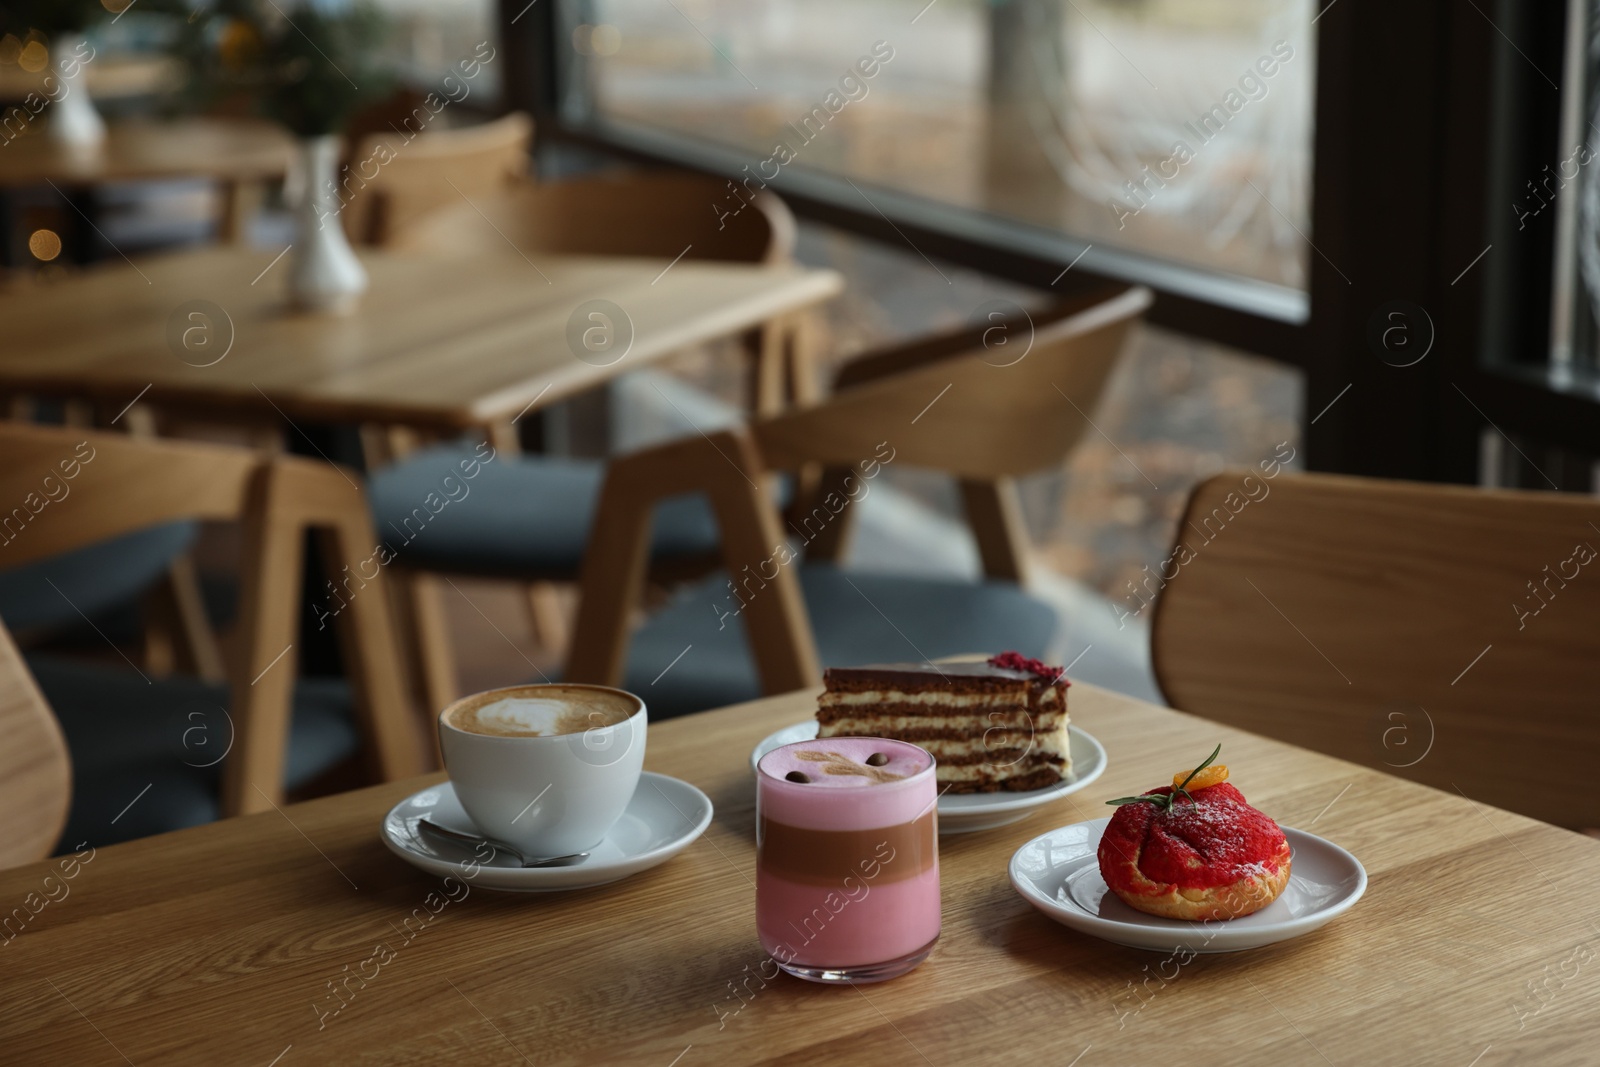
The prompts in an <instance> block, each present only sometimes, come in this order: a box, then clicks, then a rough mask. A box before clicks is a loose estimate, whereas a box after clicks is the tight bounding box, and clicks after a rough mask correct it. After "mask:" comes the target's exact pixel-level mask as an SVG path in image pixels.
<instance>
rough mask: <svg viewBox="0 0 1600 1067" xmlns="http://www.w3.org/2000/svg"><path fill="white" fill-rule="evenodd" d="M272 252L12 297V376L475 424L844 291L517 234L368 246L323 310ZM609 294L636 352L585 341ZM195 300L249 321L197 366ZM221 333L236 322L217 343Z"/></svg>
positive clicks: (385, 418) (84, 390) (108, 393)
mask: <svg viewBox="0 0 1600 1067" xmlns="http://www.w3.org/2000/svg"><path fill="white" fill-rule="evenodd" d="M273 256H274V254H273V253H271V252H265V253H263V252H260V251H255V250H251V249H237V248H215V249H206V250H203V251H191V252H182V253H177V254H173V255H166V256H159V257H152V258H141V259H138V260H136V261H134V263H132V264H130V263H128V262H125V261H123V260H120V259H111V260H108V261H107V262H106V263H104V264H102V265H99V266H96V267H95V268H93V269H91V270H88V271H86V272H84V273H82V274H80V275H77V276H74V277H71V278H68V279H65V280H63V281H60V282H57V283H52V284H48V285H39V286H30V287H20V288H17V289H14V290H12V291H10V292H8V293H3V294H0V322H4V323H5V324H6V327H5V332H6V336H5V345H4V348H3V350H0V388H3V387H10V388H14V389H18V390H34V391H39V392H51V393H69V394H78V395H88V396H93V397H97V398H100V399H103V400H105V401H107V402H108V403H112V404H114V405H115V406H117V407H120V406H121V405H122V404H125V403H127V402H128V401H130V400H132V399H133V398H134V397H135V396H136V395H139V394H140V393H141V392H142V391H143V390H144V389H145V388H146V387H147V386H148V387H149V393H148V394H147V395H146V399H147V400H148V401H149V402H152V403H159V402H163V401H165V402H168V403H170V404H174V405H188V406H192V407H202V408H205V409H207V410H216V409H217V408H219V407H243V408H248V409H258V410H266V411H267V412H268V413H270V411H271V409H272V408H274V407H275V408H276V409H277V410H279V411H281V412H282V413H283V414H285V415H287V416H289V417H291V418H297V417H305V418H309V419H321V420H327V421H373V422H380V423H399V424H406V425H413V426H436V427H440V428H445V429H451V428H464V427H473V426H479V425H482V424H484V423H485V422H488V421H490V420H494V419H500V418H510V417H515V416H516V415H517V414H518V413H519V412H521V411H522V410H523V409H524V408H526V407H527V405H529V404H530V403H532V402H534V401H536V400H537V401H539V402H540V403H541V404H548V403H551V402H553V401H556V400H560V399H562V398H563V397H566V396H570V395H572V394H574V393H578V392H582V391H583V390H585V389H587V388H590V387H592V386H594V385H595V384H597V383H599V382H602V381H604V380H606V379H608V378H611V377H614V376H615V375H617V374H619V373H622V372H624V371H627V370H630V369H632V368H634V367H638V366H641V365H643V364H645V363H648V362H650V361H652V360H656V359H660V358H662V357H664V356H667V355H671V354H672V353H674V352H678V351H681V350H682V349H684V348H686V347H689V346H691V345H694V344H697V343H700V342H704V341H708V340H713V339H716V338H720V337H725V336H729V335H732V334H735V333H738V332H739V331H742V330H745V329H748V328H750V327H753V326H757V325H760V324H761V323H763V322H766V321H767V320H769V319H771V318H773V317H775V316H778V315H782V314H786V313H790V312H794V311H798V310H801V309H803V308H806V307H809V306H811V305H814V304H817V303H820V302H822V301H824V300H826V299H828V298H830V297H832V296H834V295H835V294H837V293H838V292H839V291H840V288H841V281H840V278H839V276H838V275H837V274H835V273H834V272H832V271H821V270H809V269H805V268H802V267H798V266H775V267H762V266H752V265H746V264H735V263H711V262H700V261H694V260H683V261H681V262H678V263H675V264H668V263H666V262H664V261H656V260H641V259H622V258H605V259H585V258H560V257H539V258H538V259H536V260H534V261H531V262H530V261H529V260H528V259H526V258H524V257H523V256H522V254H521V253H519V252H517V251H515V250H513V249H512V248H510V247H507V248H506V249H505V250H504V252H503V253H495V254H485V255H471V256H469V255H459V256H440V255H429V254H422V253H390V252H377V251H367V252H363V253H362V261H363V262H364V263H365V265H366V268H367V271H368V274H369V275H370V278H371V286H370V288H369V289H368V291H367V292H366V294H365V295H364V296H363V297H362V298H361V301H360V304H359V305H358V307H357V309H356V310H355V311H354V312H353V313H352V314H350V315H347V316H324V315H308V314H299V313H295V312H292V311H290V310H289V309H288V308H287V307H286V306H285V305H286V296H285V273H286V269H287V268H286V266H285V263H284V262H278V263H274V258H273ZM275 275H276V276H275ZM594 299H604V300H609V301H611V302H612V303H613V304H615V305H616V306H618V307H620V308H622V309H623V310H624V312H626V314H627V316H628V318H629V319H630V320H631V322H632V324H633V330H634V338H633V342H632V346H631V348H629V349H628V351H627V354H626V355H625V356H623V357H621V358H620V359H618V358H617V357H616V356H615V355H611V354H607V355H604V356H600V357H591V358H590V359H589V360H588V361H585V360H580V359H579V358H578V357H577V356H576V355H575V354H574V348H573V347H572V346H571V344H569V340H568V329H569V323H570V321H571V320H572V319H573V316H574V313H575V312H576V311H578V309H579V307H580V305H583V304H585V303H586V302H588V301H590V300H594ZM193 301H209V302H210V303H211V304H212V305H214V306H215V307H218V308H221V309H222V310H223V311H224V312H225V313H226V320H227V321H229V322H231V324H232V333H233V339H234V340H233V347H232V349H231V350H228V353H227V355H226V356H225V357H224V358H222V359H221V360H220V361H219V362H216V363H214V364H212V365H210V366H196V365H193V364H195V363H200V362H204V360H205V359H208V358H211V357H210V356H209V355H207V356H205V357H197V356H196V355H195V354H194V352H193V351H190V352H185V353H184V354H185V357H186V358H179V355H180V353H181V352H184V350H183V348H182V346H181V345H180V343H179V342H178V341H177V340H174V339H173V337H172V336H169V331H170V330H171V328H172V326H173V323H174V322H177V323H179V325H178V330H179V331H181V330H182V329H183V326H182V321H184V314H186V313H184V314H180V313H179V309H180V308H181V307H184V306H187V305H190V304H191V302H193ZM210 314H211V318H212V319H217V318H218V317H217V316H216V313H215V312H214V311H213V312H211V313H210ZM175 316H176V317H175ZM201 321H206V320H201ZM219 321H221V320H219ZM585 321H587V320H585ZM219 328H220V329H222V330H226V328H227V327H226V324H225V323H224V324H223V325H222V326H220V327H219ZM178 336H180V337H181V332H180V333H179V334H178ZM222 340H223V337H222V334H220V333H219V334H218V335H217V342H216V343H214V344H213V345H212V347H211V349H210V350H209V351H216V350H217V349H218V346H219V345H220V343H221V341H222ZM613 351H614V350H613ZM186 359H187V360H188V361H187V362H186Z"/></svg>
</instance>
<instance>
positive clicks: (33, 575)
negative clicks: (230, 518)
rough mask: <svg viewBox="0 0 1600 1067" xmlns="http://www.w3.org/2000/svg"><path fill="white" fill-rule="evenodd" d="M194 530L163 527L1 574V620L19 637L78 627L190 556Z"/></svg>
mask: <svg viewBox="0 0 1600 1067" xmlns="http://www.w3.org/2000/svg"><path fill="white" fill-rule="evenodd" d="M199 529H200V527H199V524H198V523H195V522H173V523H165V524H163V525H161V526H151V527H149V528H148V529H144V530H136V531H134V532H133V533H130V534H123V535H122V536H121V537H113V538H112V539H110V540H109V541H101V542H99V543H97V544H92V545H88V546H85V547H84V548H79V549H76V550H74V551H72V552H67V553H64V554H62V555H59V556H52V557H50V558H49V559H46V560H40V561H39V562H37V563H30V564H27V565H26V566H22V567H12V568H10V569H8V570H4V571H0V619H4V620H5V624H6V626H7V628H9V629H11V630H12V631H22V630H32V629H44V628H55V627H57V626H63V625H70V624H75V623H81V622H82V621H83V616H80V615H79V614H78V612H80V611H81V612H83V615H84V616H88V617H89V618H91V619H93V618H96V617H98V616H100V615H102V614H104V613H105V612H106V611H108V610H110V609H112V608H115V607H118V606H120V605H122V604H125V603H127V602H128V601H130V600H132V599H134V598H135V597H137V596H138V595H139V594H140V593H142V592H144V590H145V589H147V588H148V587H149V586H150V585H151V584H152V583H153V582H155V580H156V579H157V578H159V577H161V575H162V574H163V573H165V572H166V569H167V567H168V566H170V565H171V563H172V561H173V560H174V559H175V558H177V557H178V556H179V555H181V554H182V553H184V552H187V551H188V550H189V547H190V546H191V545H193V544H194V539H195V537H196V536H197V535H198V533H199ZM25 535H26V531H24V536H25ZM4 562H5V560H4V557H3V556H0V563H4Z"/></svg>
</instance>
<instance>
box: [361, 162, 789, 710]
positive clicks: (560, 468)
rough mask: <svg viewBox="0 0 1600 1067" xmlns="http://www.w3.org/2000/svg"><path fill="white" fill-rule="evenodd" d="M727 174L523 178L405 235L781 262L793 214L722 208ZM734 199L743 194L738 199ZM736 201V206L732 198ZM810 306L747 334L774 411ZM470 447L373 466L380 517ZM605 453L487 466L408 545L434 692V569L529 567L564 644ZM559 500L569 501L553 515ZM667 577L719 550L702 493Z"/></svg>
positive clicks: (541, 628) (503, 571) (540, 626)
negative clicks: (557, 587) (461, 501)
mask: <svg viewBox="0 0 1600 1067" xmlns="http://www.w3.org/2000/svg"><path fill="white" fill-rule="evenodd" d="M726 184H727V183H726V182H725V181H722V180H719V179H713V178H708V177H705V176H702V175H697V174H690V173H684V172H676V171H653V172H635V173H626V174H609V175H601V176H598V177H585V178H580V179H574V180H569V181H558V182H548V183H538V184H535V183H532V182H519V183H516V184H515V185H513V186H510V187H507V188H505V189H503V190H502V191H501V193H500V194H499V195H498V196H493V197H485V198H482V199H477V198H474V201H473V202H472V203H470V204H469V203H464V202H460V198H459V197H458V198H457V201H458V202H457V203H456V204H454V205H453V206H451V207H448V208H445V209H443V210H441V211H439V212H436V213H435V214H433V215H432V216H430V217H428V218H427V219H426V220H423V221H422V222H420V223H418V224H417V225H416V226H414V227H412V228H411V229H410V230H409V231H408V232H406V233H404V234H396V235H395V237H394V245H395V247H397V248H403V249H408V250H412V251H422V250H427V249H436V250H439V251H441V252H448V253H449V254H453V255H459V254H465V253H469V252H470V251H472V250H474V249H479V248H482V249H501V248H503V247H504V244H505V242H507V241H510V242H511V243H512V244H514V245H516V246H517V247H518V248H520V249H521V250H522V251H523V252H524V253H525V254H527V255H529V256H530V257H532V258H533V259H534V260H535V261H537V260H538V258H539V257H540V256H541V255H593V256H641V257H653V258H656V259H660V260H662V261H663V262H664V263H665V262H668V261H672V260H675V259H678V258H680V257H681V258H686V259H710V260H720V261H732V262H746V263H779V262H784V261H786V260H788V259H789V258H790V256H791V254H792V252H793V250H794V241H795V224H794V219H793V216H791V215H790V213H789V210H788V208H787V207H785V206H784V204H783V202H782V201H780V200H779V199H778V198H777V197H775V196H773V195H771V194H770V193H761V194H758V195H757V196H756V197H755V199H754V200H753V201H752V202H750V203H749V204H748V205H747V206H746V207H745V208H743V209H742V210H739V211H738V213H737V214H729V215H727V216H724V217H722V218H719V217H718V216H717V214H716V213H715V212H714V211H713V210H712V209H713V206H714V205H716V204H719V203H728V201H727V196H728V192H727V189H726V188H725V186H726ZM737 203H744V201H742V200H740V201H737ZM727 210H730V212H731V208H729V209H727ZM808 329H809V326H808V319H807V318H806V317H805V316H803V315H797V316H790V317H785V318H783V319H780V320H776V321H774V322H772V323H769V324H767V326H766V327H765V328H763V329H760V330H756V331H753V332H752V333H751V334H750V336H748V337H747V338H745V346H746V350H747V352H748V354H749V355H750V356H751V358H752V373H751V382H752V385H751V389H752V398H751V402H752V404H753V405H755V406H756V407H757V408H758V409H759V410H765V411H777V410H781V409H782V408H783V407H784V406H786V405H787V404H789V403H792V402H796V401H802V400H810V399H812V398H814V396H815V393H816V390H815V388H814V387H813V386H812V384H811V383H812V380H813V377H812V368H811V365H810V363H809V359H808V351H809V342H810V338H809V336H808V332H807V331H808ZM484 434H485V437H486V439H488V440H489V441H491V442H493V444H494V445H495V447H496V449H497V450H498V451H499V452H501V453H506V452H508V451H509V452H514V451H515V436H514V435H513V434H507V433H504V432H497V430H496V428H494V427H486V428H485V429H484ZM473 451H474V449H473V447H472V446H461V445H459V444H450V445H441V446H437V447H434V448H430V449H426V450H423V451H422V452H420V453H417V454H414V455H409V456H406V455H404V453H403V452H402V453H400V455H399V456H397V457H396V458H399V459H401V462H398V463H396V464H395V465H393V466H390V467H388V468H387V469H384V470H381V471H378V472H377V473H375V475H374V477H373V482H372V501H373V509H374V518H375V520H376V524H377V525H378V527H379V528H380V529H384V528H387V525H388V523H390V522H395V523H396V524H400V523H403V521H404V518H405V517H406V516H407V515H408V514H409V512H410V509H412V508H414V507H415V506H416V504H417V502H418V501H420V500H421V499H422V498H423V497H424V496H425V495H426V493H427V491H428V490H430V489H432V488H434V487H435V486H437V485H438V483H439V480H440V479H441V478H442V477H444V476H446V475H448V474H449V473H450V472H451V471H452V470H453V469H454V467H455V465H456V464H457V463H458V462H460V460H462V459H463V458H469V457H470V456H471V454H472V452H473ZM603 473H604V465H603V464H602V463H600V462H599V461H595V460H582V459H567V458H552V457H546V456H527V457H521V458H517V457H515V456H512V455H503V456H502V458H501V459H500V460H497V461H496V462H495V463H494V464H492V465H490V466H489V467H486V468H485V478H486V479H487V481H488V482H489V483H492V484H488V485H483V484H480V487H478V488H477V489H476V490H475V495H474V500H473V502H471V503H469V504H468V505H465V506H463V505H456V506H454V507H453V508H451V509H450V511H449V512H448V513H447V514H443V515H441V516H440V519H441V521H440V522H439V523H436V524H433V525H431V526H430V528H429V535H428V538H426V539H425V540H424V539H419V541H418V544H417V545H416V546H415V549H414V550H409V551H408V555H407V557H406V562H407V564H408V570H409V571H410V573H408V574H407V575H406V577H405V579H404V580H405V581H406V582H407V583H408V588H407V590H406V600H407V602H408V605H409V619H408V630H409V632H410V634H411V636H412V640H413V645H414V648H415V650H416V662H417V664H418V665H419V668H420V674H421V676H422V681H421V686H420V688H421V690H422V692H423V693H424V699H425V700H427V702H428V703H429V704H430V705H433V706H437V707H443V706H444V705H445V704H447V703H449V701H450V700H452V699H454V698H455V696H456V695H457V691H456V689H457V687H456V682H455V669H454V664H453V659H452V655H451V650H450V647H449V644H448V640H447V637H446V635H445V633H444V630H443V627H442V625H441V624H440V623H439V622H438V621H437V616H438V613H439V608H438V606H437V601H438V598H439V596H440V593H439V590H438V586H437V583H436V582H435V581H434V579H432V578H431V577H430V576H429V575H430V573H454V574H476V575H491V576H498V577H505V578H515V579H522V580H527V581H529V582H531V583H533V584H532V587H531V589H530V596H529V604H530V609H531V613H532V617H533V621H534V628H535V631H536V632H537V633H538V634H539V635H540V637H541V640H543V641H544V643H546V644H547V645H548V646H550V647H553V648H557V649H559V648H560V647H562V646H564V645H565V644H566V643H567V640H566V636H565V633H564V631H565V626H564V624H563V612H564V608H563V607H562V606H560V605H559V603H558V601H557V595H556V593H555V591H554V590H553V589H552V587H551V585H550V583H552V582H563V581H572V580H574V579H575V578H576V577H577V574H578V568H579V564H580V562H581V559H582V556H583V546H584V544H585V542H586V540H587V537H588V530H589V517H590V515H591V514H592V510H593V506H594V501H595V499H596V498H597V496H598V494H599V487H600V481H601V478H602V476H603ZM558 511H561V512H564V513H563V514H556V512H558ZM658 548H659V552H658V553H657V561H658V564H659V566H658V568H657V576H658V577H660V576H665V575H669V574H670V575H673V576H678V575H680V574H681V573H684V572H687V573H704V570H705V566H704V561H705V560H708V559H713V558H714V554H715V551H716V529H715V526H714V524H713V523H712V522H711V520H710V517H709V515H708V514H707V513H706V511H705V509H704V507H703V506H701V505H699V504H697V503H690V504H689V505H688V506H684V507H676V506H675V507H670V508H668V509H667V510H666V511H665V512H664V516H663V522H662V528H661V537H660V538H659V544H658Z"/></svg>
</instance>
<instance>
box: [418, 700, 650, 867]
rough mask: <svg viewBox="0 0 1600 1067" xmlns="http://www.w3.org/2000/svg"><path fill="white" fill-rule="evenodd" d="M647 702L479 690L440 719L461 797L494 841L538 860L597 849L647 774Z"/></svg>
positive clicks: (442, 741)
mask: <svg viewBox="0 0 1600 1067" xmlns="http://www.w3.org/2000/svg"><path fill="white" fill-rule="evenodd" d="M646 722H647V715H646V712H645V705H644V701H643V700H641V699H639V697H637V696H635V695H634V694H632V693H628V692H625V691H623V690H621V689H611V688H608V687H606V686H600V685H579V684H570V685H569V684H564V683H552V684H548V685H519V686H511V687H509V688H505V689H491V690H489V691H488V692H485V693H476V694H474V695H472V696H469V697H463V698H462V699H460V700H458V701H456V702H455V703H454V704H451V705H450V706H449V707H447V708H445V709H444V710H443V711H442V712H440V713H439V746H440V750H441V751H442V752H443V754H444V765H445V770H446V771H447V772H448V773H449V775H450V784H451V785H452V786H453V787H454V788H455V793H456V798H457V799H458V800H460V801H461V806H462V807H463V808H465V809H466V812H467V814H468V815H470V816H471V817H472V821H473V822H474V823H476V824H477V826H478V829H479V830H480V831H481V832H482V833H483V834H484V835H486V836H488V837H492V838H497V839H499V840H501V841H504V842H506V843H508V844H510V845H513V846H515V847H516V848H517V849H519V850H520V851H521V852H523V853H524V854H525V855H528V856H565V855H570V854H572V853H574V852H587V851H590V850H591V849H593V848H594V847H595V846H596V845H598V844H600V842H601V841H602V840H604V838H605V836H606V833H607V832H608V831H609V830H610V829H611V827H612V826H614V825H616V822H617V820H618V819H620V818H621V817H622V813H623V811H624V810H625V809H626V808H627V806H628V801H629V800H631V799H632V798H633V791H634V789H635V788H637V787H638V784H639V774H640V772H641V771H642V770H643V769H644V748H645V727H646Z"/></svg>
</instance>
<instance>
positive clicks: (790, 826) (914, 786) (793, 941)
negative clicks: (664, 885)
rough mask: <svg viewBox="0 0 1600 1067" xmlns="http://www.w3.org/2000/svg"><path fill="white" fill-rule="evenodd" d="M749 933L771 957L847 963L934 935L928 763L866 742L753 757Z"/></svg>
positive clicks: (901, 951) (896, 953)
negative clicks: (752, 928) (752, 917)
mask: <svg viewBox="0 0 1600 1067" xmlns="http://www.w3.org/2000/svg"><path fill="white" fill-rule="evenodd" d="M758 772H759V781H758V785H757V808H758V815H757V837H756V840H757V860H756V928H757V932H758V933H759V935H760V938H761V944H762V947H763V948H764V949H766V951H767V952H768V953H770V954H771V955H772V958H773V959H774V960H776V961H777V962H778V963H780V964H783V963H791V964H795V965H798V966H801V967H807V968H825V969H829V970H845V969H848V968H852V967H860V966H863V965H872V964H880V963H885V962H888V961H891V960H896V959H900V958H903V957H906V956H910V955H912V954H914V953H917V952H918V951H920V950H923V949H926V948H928V947H929V946H931V945H932V943H933V941H934V940H935V939H936V938H937V937H938V936H939V857H938V813H937V811H936V809H935V803H936V800H937V792H936V788H935V785H934V774H933V772H934V760H933V757H932V756H931V755H929V754H928V752H927V751H925V750H924V749H921V748H918V747H917V746H916V745H910V744H906V743H905V742H902V741H890V740H886V739H883V738H871V737H831V738H827V739H825V740H817V741H801V742H797V743H795V744H791V745H785V746H783V747H782V748H778V749H774V750H773V751H772V752H769V753H767V754H766V755H765V756H763V757H762V758H761V761H760V763H759V764H758Z"/></svg>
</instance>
